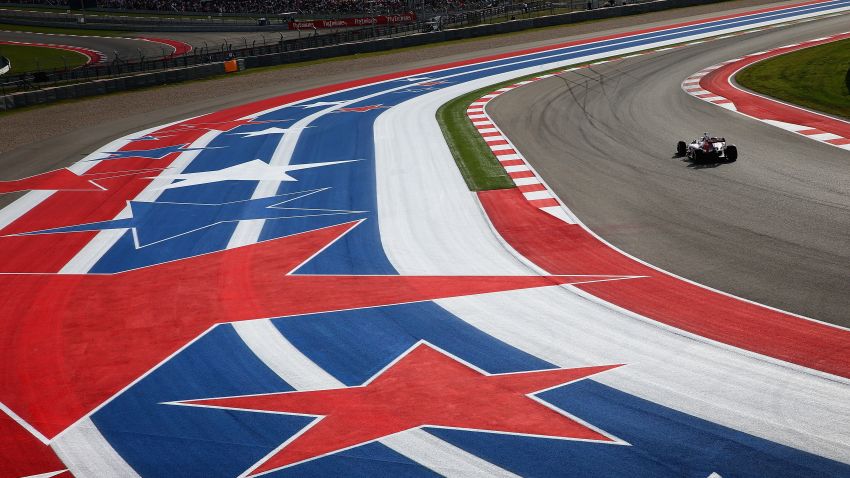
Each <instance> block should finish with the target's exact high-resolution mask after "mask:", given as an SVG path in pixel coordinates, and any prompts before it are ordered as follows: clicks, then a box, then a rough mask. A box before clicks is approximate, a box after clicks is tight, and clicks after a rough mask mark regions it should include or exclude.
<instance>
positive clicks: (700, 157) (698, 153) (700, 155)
mask: <svg viewBox="0 0 850 478" xmlns="http://www.w3.org/2000/svg"><path fill="white" fill-rule="evenodd" d="M692 160H693V162H695V163H701V162H703V161H704V160H705V153H704V152H703V151H702V150H701V149H695V150H694V156H693V158H692Z"/></svg>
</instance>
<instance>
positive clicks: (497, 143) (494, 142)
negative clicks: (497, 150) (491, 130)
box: [485, 139, 508, 146]
mask: <svg viewBox="0 0 850 478" xmlns="http://www.w3.org/2000/svg"><path fill="white" fill-rule="evenodd" d="M485 141H486V142H487V145H488V146H500V145H503V144H508V142H507V141H505V140H503V139H493V140H485Z"/></svg>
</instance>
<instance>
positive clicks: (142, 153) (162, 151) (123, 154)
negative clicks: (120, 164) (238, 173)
mask: <svg viewBox="0 0 850 478" xmlns="http://www.w3.org/2000/svg"><path fill="white" fill-rule="evenodd" d="M188 146H189V145H188V144H180V145H174V146H163V147H161V148H154V149H141V150H135V151H104V152H103V153H102V154H107V155H108V156H106V157H105V158H97V159H90V160H89V161H108V160H112V159H123V158H145V159H162V158H164V157H166V156H168V155H169V154H172V153H183V152H186V151H204V150H207V149H218V147H210V148H189V147H188Z"/></svg>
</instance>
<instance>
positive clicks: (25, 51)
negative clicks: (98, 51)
mask: <svg viewBox="0 0 850 478" xmlns="http://www.w3.org/2000/svg"><path fill="white" fill-rule="evenodd" d="M0 56H5V57H6V58H8V59H9V60H10V61H11V62H12V70H11V72H10V74H18V73H26V72H29V71H37V70H52V69H54V68H65V66H68V67H69V68H75V67H78V66H82V65H84V64H85V63H86V61H88V57H87V56H85V55H83V54H82V53H77V52H74V51H70V50H59V49H56V48H43V47H36V46H22V45H0ZM63 58H64V59H63Z"/></svg>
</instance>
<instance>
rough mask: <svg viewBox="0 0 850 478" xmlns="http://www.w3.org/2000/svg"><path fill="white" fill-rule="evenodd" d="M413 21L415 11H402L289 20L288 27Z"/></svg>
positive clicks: (311, 28)
mask: <svg viewBox="0 0 850 478" xmlns="http://www.w3.org/2000/svg"><path fill="white" fill-rule="evenodd" d="M415 21H416V14H415V13H402V14H399V15H381V16H378V17H364V18H335V19H333V20H310V21H304V22H289V29H290V30H313V29H319V28H348V27H368V26H372V25H389V24H392V23H407V22H415Z"/></svg>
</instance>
